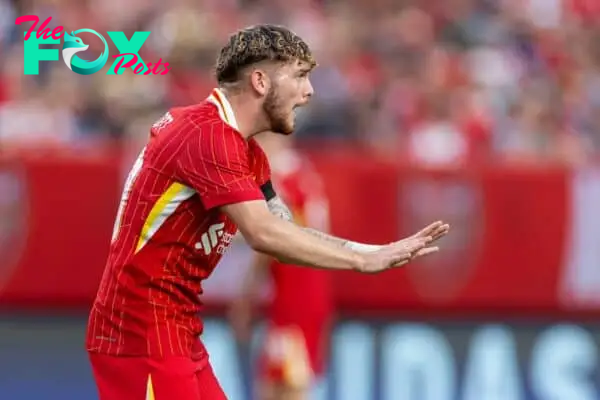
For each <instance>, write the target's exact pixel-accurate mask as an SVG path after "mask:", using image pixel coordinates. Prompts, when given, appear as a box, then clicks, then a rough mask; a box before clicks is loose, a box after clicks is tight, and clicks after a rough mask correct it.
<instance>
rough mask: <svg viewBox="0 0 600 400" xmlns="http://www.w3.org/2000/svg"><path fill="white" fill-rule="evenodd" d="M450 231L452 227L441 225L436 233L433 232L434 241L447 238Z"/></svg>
mask: <svg viewBox="0 0 600 400" xmlns="http://www.w3.org/2000/svg"><path fill="white" fill-rule="evenodd" d="M449 231H450V225H448V224H442V225H440V226H439V227H438V228H437V229H436V230H435V231H434V232H432V234H431V237H432V238H433V240H438V239H439V238H441V237H443V236H446V234H448V232H449Z"/></svg>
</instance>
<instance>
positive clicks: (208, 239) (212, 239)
mask: <svg viewBox="0 0 600 400" xmlns="http://www.w3.org/2000/svg"><path fill="white" fill-rule="evenodd" d="M224 227H225V224H224V223H220V224H213V225H211V226H209V227H208V232H205V233H203V234H202V236H201V237H200V241H199V242H197V243H196V244H195V246H194V247H195V248H196V250H204V254H205V255H209V254H210V253H212V252H213V250H214V249H216V250H217V253H218V254H223V253H225V250H227V247H229V244H230V243H231V240H232V239H233V235H231V234H229V233H226V232H224V231H223V228H224Z"/></svg>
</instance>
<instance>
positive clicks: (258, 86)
mask: <svg viewBox="0 0 600 400" xmlns="http://www.w3.org/2000/svg"><path fill="white" fill-rule="evenodd" d="M250 85H252V89H253V90H254V91H256V93H258V94H259V95H261V96H264V95H266V94H267V93H268V92H269V86H270V85H271V82H270V79H269V76H268V75H267V73H266V71H264V70H261V69H258V68H256V69H253V70H252V71H251V72H250Z"/></svg>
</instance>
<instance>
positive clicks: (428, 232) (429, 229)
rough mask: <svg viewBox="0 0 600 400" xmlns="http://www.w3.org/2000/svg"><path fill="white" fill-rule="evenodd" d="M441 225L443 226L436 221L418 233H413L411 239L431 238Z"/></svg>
mask: <svg viewBox="0 0 600 400" xmlns="http://www.w3.org/2000/svg"><path fill="white" fill-rule="evenodd" d="M442 225H443V223H442V221H436V222H434V223H432V224H429V225H427V226H426V227H425V228H423V229H421V230H420V231H419V232H417V233H415V234H414V235H413V236H411V237H413V238H416V237H425V236H433V233H434V232H436V230H437V229H439V227H440V226H442Z"/></svg>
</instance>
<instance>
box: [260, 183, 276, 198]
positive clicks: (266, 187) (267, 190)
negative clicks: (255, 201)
mask: <svg viewBox="0 0 600 400" xmlns="http://www.w3.org/2000/svg"><path fill="white" fill-rule="evenodd" d="M260 190H261V191H262V193H263V195H264V196H265V200H266V201H269V200H271V199H272V198H274V197H275V196H277V193H275V189H273V184H272V183H271V181H270V180H268V181H267V182H265V183H264V184H263V185H261V187H260Z"/></svg>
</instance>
